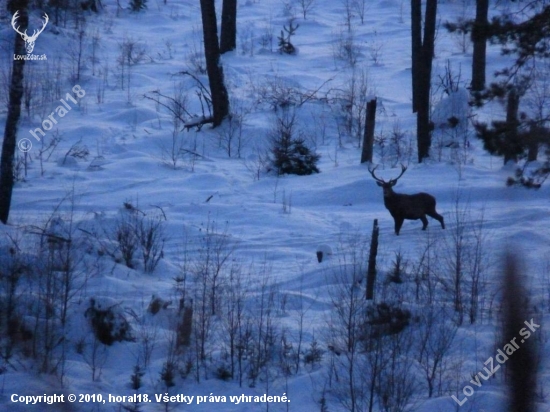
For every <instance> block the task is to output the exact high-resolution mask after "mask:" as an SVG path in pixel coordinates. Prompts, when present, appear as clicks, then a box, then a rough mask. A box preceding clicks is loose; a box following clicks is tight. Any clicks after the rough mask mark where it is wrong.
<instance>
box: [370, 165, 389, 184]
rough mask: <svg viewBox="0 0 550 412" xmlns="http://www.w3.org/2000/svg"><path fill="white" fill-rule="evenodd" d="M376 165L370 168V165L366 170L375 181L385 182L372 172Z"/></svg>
mask: <svg viewBox="0 0 550 412" xmlns="http://www.w3.org/2000/svg"><path fill="white" fill-rule="evenodd" d="M377 167H378V165H376V166H374V169H371V168H370V166H369V167H368V171H369V173H370V175H371V176H372V178H373V179H374V180H376V181H377V182H380V183H386V181H385V180H383V179H380V178H378V177H376V175H375V174H374V171H375V170H376V168H377Z"/></svg>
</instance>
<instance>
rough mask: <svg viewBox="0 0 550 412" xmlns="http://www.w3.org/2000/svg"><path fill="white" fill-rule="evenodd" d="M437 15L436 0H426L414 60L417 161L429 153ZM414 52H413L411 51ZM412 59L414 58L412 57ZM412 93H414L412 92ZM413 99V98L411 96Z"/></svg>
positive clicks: (420, 160) (420, 161)
mask: <svg viewBox="0 0 550 412" xmlns="http://www.w3.org/2000/svg"><path fill="white" fill-rule="evenodd" d="M414 1H417V0H413V2H414ZM436 17H437V0H427V1H426V14H425V18H424V38H423V40H422V47H421V52H420V55H419V58H418V61H417V62H416V69H417V70H416V73H413V77H416V80H415V82H416V91H417V96H416V104H417V106H416V109H417V118H416V133H417V147H418V163H422V160H423V159H424V158H426V157H428V156H429V155H430V146H431V144H432V125H431V123H430V89H431V77H432V60H433V56H434V43H435V27H436ZM413 54H414V53H413ZM413 60H414V59H413ZM413 94H414V93H413ZM413 99H414V98H413Z"/></svg>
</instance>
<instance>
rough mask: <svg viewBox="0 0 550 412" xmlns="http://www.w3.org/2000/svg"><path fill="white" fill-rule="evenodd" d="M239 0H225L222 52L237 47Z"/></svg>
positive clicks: (223, 7)
mask: <svg viewBox="0 0 550 412" xmlns="http://www.w3.org/2000/svg"><path fill="white" fill-rule="evenodd" d="M236 39H237V0H223V6H222V32H221V36H220V53H221V54H223V53H225V52H228V51H232V50H235V48H236V47H237V41H236Z"/></svg>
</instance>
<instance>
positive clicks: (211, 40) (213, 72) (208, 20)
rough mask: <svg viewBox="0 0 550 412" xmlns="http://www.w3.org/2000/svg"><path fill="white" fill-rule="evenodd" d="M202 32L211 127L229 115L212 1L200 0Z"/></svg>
mask: <svg viewBox="0 0 550 412" xmlns="http://www.w3.org/2000/svg"><path fill="white" fill-rule="evenodd" d="M200 4H201V15H202V32H203V36H204V55H205V58H206V71H207V73H208V82H209V83H210V93H211V95H212V110H213V111H214V114H213V126H214V127H216V126H219V125H220V124H221V122H222V121H223V119H224V117H226V116H227V115H228V114H229V98H228V96H227V89H226V88H225V83H224V80H223V69H222V67H221V66H220V47H219V45H218V26H217V23H216V8H215V5H214V0H200Z"/></svg>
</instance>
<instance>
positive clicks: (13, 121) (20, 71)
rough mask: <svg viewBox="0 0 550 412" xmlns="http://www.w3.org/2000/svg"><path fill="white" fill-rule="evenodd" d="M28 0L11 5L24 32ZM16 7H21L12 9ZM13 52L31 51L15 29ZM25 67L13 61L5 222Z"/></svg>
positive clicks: (4, 168)
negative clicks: (27, 49) (16, 12)
mask: <svg viewBox="0 0 550 412" xmlns="http://www.w3.org/2000/svg"><path fill="white" fill-rule="evenodd" d="M27 4H28V3H27V0H22V1H18V2H15V1H12V2H10V4H9V6H8V8H9V9H10V11H11V12H12V13H14V12H15V11H17V10H19V13H20V15H19V19H18V20H17V23H18V24H19V31H21V32H22V33H24V32H25V30H27V27H28V25H29V16H28V14H27ZM15 8H17V9H16V10H12V9H15ZM13 53H14V54H16V55H25V54H27V53H26V50H25V41H24V40H23V39H22V38H21V36H20V35H19V34H17V33H15V42H14V46H13ZM24 67H25V60H14V61H13V63H12V75H11V84H10V102H9V106H8V116H7V118H6V127H5V129H4V142H3V143H2V158H1V160H0V221H2V223H4V224H6V223H7V222H8V217H9V214H10V206H11V196H12V191H13V183H14V176H13V161H14V157H15V146H16V139H17V123H18V122H19V117H20V115H21V100H22V98H23V76H24Z"/></svg>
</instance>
